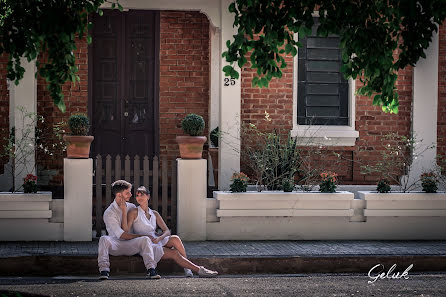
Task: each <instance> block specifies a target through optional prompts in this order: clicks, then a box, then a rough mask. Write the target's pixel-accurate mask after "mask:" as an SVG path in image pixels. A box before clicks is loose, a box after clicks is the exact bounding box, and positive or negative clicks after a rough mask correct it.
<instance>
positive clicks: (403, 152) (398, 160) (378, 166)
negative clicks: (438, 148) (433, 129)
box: [361, 133, 435, 192]
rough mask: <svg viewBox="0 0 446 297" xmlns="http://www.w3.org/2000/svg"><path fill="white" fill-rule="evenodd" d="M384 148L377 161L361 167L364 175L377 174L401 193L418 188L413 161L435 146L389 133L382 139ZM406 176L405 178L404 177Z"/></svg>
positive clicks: (412, 137) (380, 151)
mask: <svg viewBox="0 0 446 297" xmlns="http://www.w3.org/2000/svg"><path fill="white" fill-rule="evenodd" d="M382 142H383V144H384V147H383V148H382V149H380V150H378V151H379V158H378V160H377V161H372V162H373V163H370V164H367V165H361V173H362V174H367V175H371V174H376V175H378V177H379V178H380V179H386V180H388V181H389V182H391V183H392V184H393V185H398V186H399V190H400V191H401V192H409V191H411V190H413V189H415V188H416V187H417V183H418V182H419V178H418V177H416V178H415V177H413V173H412V172H411V170H410V169H411V164H412V160H414V159H417V158H419V157H421V156H422V155H423V154H424V153H425V152H426V151H427V150H430V149H433V148H434V147H435V146H434V145H433V144H430V145H425V144H423V141H422V140H418V139H416V137H415V136H413V135H412V136H411V137H407V136H404V135H399V134H398V133H389V134H387V135H384V136H383V137H382ZM404 176H405V177H404Z"/></svg>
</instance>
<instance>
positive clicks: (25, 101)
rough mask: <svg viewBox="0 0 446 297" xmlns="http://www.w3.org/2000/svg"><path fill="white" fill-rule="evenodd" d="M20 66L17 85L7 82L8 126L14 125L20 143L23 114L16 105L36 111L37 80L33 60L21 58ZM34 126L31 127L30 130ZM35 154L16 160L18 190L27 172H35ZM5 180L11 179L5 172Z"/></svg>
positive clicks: (27, 110)
mask: <svg viewBox="0 0 446 297" xmlns="http://www.w3.org/2000/svg"><path fill="white" fill-rule="evenodd" d="M21 64H22V67H23V68H25V73H24V75H23V78H22V79H21V80H20V83H19V85H18V86H16V85H15V84H14V82H9V113H10V121H9V128H10V129H11V128H12V127H15V128H16V129H15V139H16V143H20V139H22V131H23V128H24V125H23V123H24V122H23V117H22V116H23V115H22V113H21V112H20V111H18V110H17V107H19V106H21V107H24V109H25V111H26V112H29V113H36V112H37V80H36V78H35V73H36V63H35V61H32V62H28V61H27V59H25V58H22V59H21ZM29 122H30V121H29V120H28V121H25V126H26V124H29ZM33 129H34V128H32V127H31V130H33ZM30 135H34V131H30ZM31 142H32V143H31V145H33V144H34V141H31ZM18 154H20V153H18ZM35 164H36V160H35V156H34V155H27V157H26V162H16V164H15V172H16V174H15V175H16V178H15V186H16V190H18V189H19V188H20V187H21V186H22V184H23V178H24V177H25V176H26V175H27V174H28V173H32V174H36V171H35ZM4 178H6V180H9V183H11V182H10V180H11V175H10V174H9V173H8V172H6V173H5V177H4Z"/></svg>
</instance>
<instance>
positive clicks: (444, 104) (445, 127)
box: [437, 23, 446, 157]
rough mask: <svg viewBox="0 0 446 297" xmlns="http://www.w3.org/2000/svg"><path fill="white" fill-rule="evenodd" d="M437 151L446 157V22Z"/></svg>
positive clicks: (441, 34) (442, 31) (442, 30)
mask: <svg viewBox="0 0 446 297" xmlns="http://www.w3.org/2000/svg"><path fill="white" fill-rule="evenodd" d="M439 43H440V44H439V49H440V50H439V59H438V126H437V129H438V130H437V133H438V134H437V141H438V150H437V153H438V154H440V155H441V156H443V157H446V23H443V25H441V26H440V30H439Z"/></svg>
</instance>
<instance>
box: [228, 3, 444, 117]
mask: <svg viewBox="0 0 446 297" xmlns="http://www.w3.org/2000/svg"><path fill="white" fill-rule="evenodd" d="M229 11H230V12H231V13H233V14H234V26H236V27H237V28H238V32H237V34H236V35H234V40H233V41H232V42H231V41H227V47H228V49H227V51H226V52H224V53H223V57H224V58H226V61H227V62H229V63H230V65H227V66H225V67H224V68H223V71H224V72H225V75H226V76H231V77H232V78H238V77H239V73H238V72H237V71H236V70H235V69H234V67H233V66H234V64H235V63H236V64H237V65H238V66H239V67H240V68H241V67H243V65H245V64H246V63H247V61H248V60H247V58H246V57H247V56H249V58H250V62H251V67H252V68H253V69H256V70H257V76H255V77H254V78H253V81H252V83H253V85H254V86H259V87H267V86H268V83H269V81H271V79H272V78H273V77H277V78H280V77H281V76H282V69H283V68H285V67H287V63H286V62H285V59H284V56H285V55H286V54H291V55H292V56H295V55H296V54H297V47H298V46H301V44H300V43H299V42H298V41H296V40H295V39H294V34H295V33H298V34H299V37H305V36H307V35H309V33H310V32H311V28H312V26H313V24H314V20H313V15H314V14H315V13H316V12H318V13H319V22H320V26H319V27H318V29H317V35H318V36H325V37H326V36H328V34H336V35H339V37H340V40H341V51H342V60H343V63H344V64H343V66H342V69H341V71H342V72H343V73H344V76H345V77H346V78H353V79H356V78H359V79H360V81H361V82H362V83H363V86H362V87H360V88H359V89H358V94H360V95H365V96H372V95H374V98H373V104H374V105H380V106H382V109H383V111H385V112H391V113H397V112H398V105H399V104H398V93H397V92H396V87H395V83H396V80H397V72H398V70H400V69H403V68H405V67H406V66H409V65H410V66H415V64H416V63H417V61H418V60H419V58H420V57H423V58H425V57H426V55H425V52H424V51H425V49H427V48H428V47H429V43H430V42H431V41H432V34H433V32H434V31H438V25H439V24H441V23H442V21H443V20H444V19H445V18H446V9H445V2H444V0H387V1H356V0H337V1H332V0H302V1H295V0H235V1H234V2H233V3H231V5H230V6H229ZM395 53H397V55H396V56H397V57H395V55H394V54H395Z"/></svg>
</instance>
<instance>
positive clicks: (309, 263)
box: [0, 255, 446, 277]
mask: <svg viewBox="0 0 446 297" xmlns="http://www.w3.org/2000/svg"><path fill="white" fill-rule="evenodd" d="M190 259H191V260H192V261H193V262H194V263H196V264H198V265H204V266H206V267H209V268H212V269H216V270H217V271H218V272H219V273H220V274H221V275H227V274H252V273H281V274H282V273H339V272H357V273H364V274H365V275H366V274H367V272H368V271H369V270H370V269H371V268H372V267H373V266H375V265H376V264H379V263H380V264H383V265H384V266H386V267H390V266H392V265H393V264H396V265H397V266H398V267H400V268H403V267H404V269H405V268H407V267H408V266H409V265H410V264H413V265H414V266H413V268H412V269H411V271H418V272H421V271H445V269H446V256H444V255H441V256H438V255H435V256H426V255H419V256H418V255H414V256H398V255H395V256H389V255H385V256H379V255H378V256H361V255H358V256H339V255H333V256H323V257H307V256H305V257H207V258H205V257H195V258H190ZM0 261H1V263H2V265H0V275H1V276H59V275H98V268H97V257H96V256H25V257H9V258H0ZM110 262H111V267H110V268H111V276H112V277H113V275H116V274H121V275H122V274H128V273H138V274H144V273H145V269H144V265H143V261H142V258H141V257H139V256H132V257H126V256H119V257H111V259H110ZM23 267H26V269H23ZM157 270H158V271H159V272H160V274H161V275H163V274H170V273H182V269H181V268H180V267H179V266H178V265H177V264H175V263H174V262H173V261H161V262H160V263H159V265H158V268H157Z"/></svg>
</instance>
